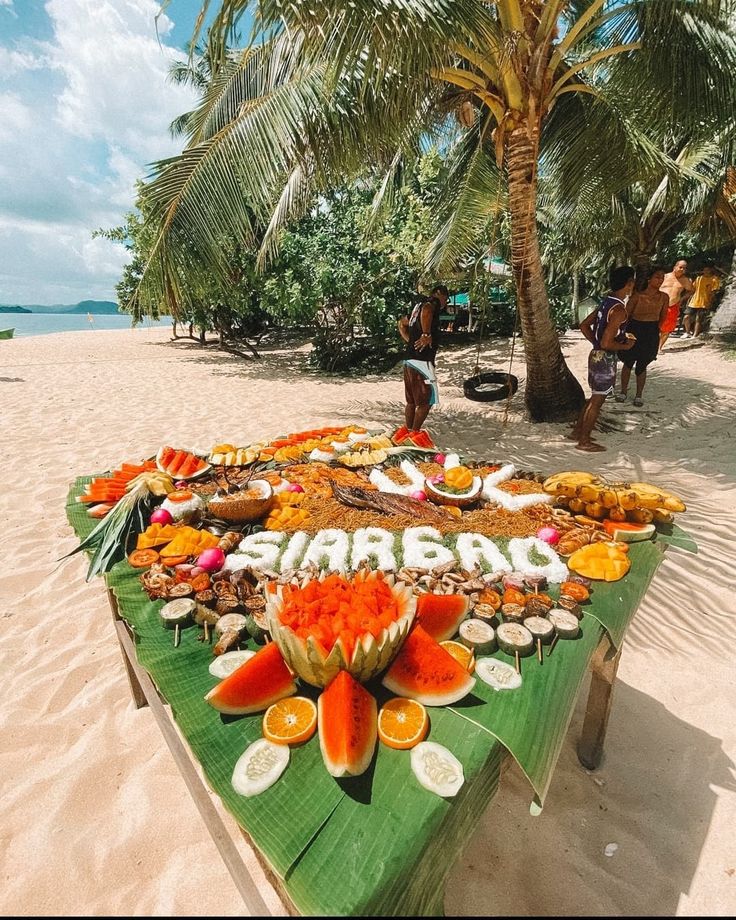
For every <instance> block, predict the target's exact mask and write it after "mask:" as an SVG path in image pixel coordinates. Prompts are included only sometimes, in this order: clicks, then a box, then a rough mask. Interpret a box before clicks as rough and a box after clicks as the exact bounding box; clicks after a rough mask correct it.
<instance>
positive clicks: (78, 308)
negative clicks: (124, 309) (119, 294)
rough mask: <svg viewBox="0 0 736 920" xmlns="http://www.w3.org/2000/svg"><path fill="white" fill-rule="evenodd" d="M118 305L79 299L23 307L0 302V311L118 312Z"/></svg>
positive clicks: (109, 301) (108, 301)
mask: <svg viewBox="0 0 736 920" xmlns="http://www.w3.org/2000/svg"><path fill="white" fill-rule="evenodd" d="M118 312H119V311H118V305H117V304H116V303H113V302H112V301H111V300H81V301H80V302H79V303H74V304H53V305H51V306H48V305H46V304H35V303H33V304H27V305H26V306H24V307H19V306H13V307H11V306H7V305H4V304H0V313H92V314H97V315H99V314H101V313H104V314H108V315H109V314H110V313H118Z"/></svg>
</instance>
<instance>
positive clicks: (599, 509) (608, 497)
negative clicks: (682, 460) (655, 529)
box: [543, 471, 685, 524]
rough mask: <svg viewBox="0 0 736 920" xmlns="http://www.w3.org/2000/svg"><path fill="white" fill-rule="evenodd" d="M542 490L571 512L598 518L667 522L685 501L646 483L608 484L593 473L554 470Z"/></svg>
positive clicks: (643, 522)
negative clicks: (558, 499)
mask: <svg viewBox="0 0 736 920" xmlns="http://www.w3.org/2000/svg"><path fill="white" fill-rule="evenodd" d="M543 488H544V491H545V492H547V493H548V494H551V495H556V496H557V497H558V498H561V499H563V501H564V503H565V504H566V505H567V507H568V508H569V509H570V511H572V512H573V514H583V513H584V514H586V515H588V517H591V518H594V519H595V520H600V519H601V518H606V517H607V518H610V519H611V520H612V521H632V522H634V523H637V524H649V523H651V522H652V521H659V522H662V523H670V522H671V521H672V520H673V517H672V513H673V512H679V511H685V503H684V502H683V501H682V500H681V499H680V498H678V497H677V496H676V495H673V494H672V493H671V492H667V491H666V490H665V489H661V488H659V486H653V485H651V484H650V483H648V482H614V483H609V482H606V481H605V480H604V479H601V478H600V477H599V476H596V475H594V474H593V473H582V472H574V471H573V472H566V473H556V474H555V475H554V476H550V477H549V479H547V480H545V483H544V485H543Z"/></svg>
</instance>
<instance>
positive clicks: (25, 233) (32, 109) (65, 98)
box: [0, 0, 200, 304]
mask: <svg viewBox="0 0 736 920" xmlns="http://www.w3.org/2000/svg"><path fill="white" fill-rule="evenodd" d="M199 7H200V0H172V2H171V3H170V4H169V6H168V7H167V9H166V14H165V16H163V17H162V18H160V19H159V36H160V40H161V44H159V41H158V39H157V37H156V29H155V25H154V16H155V15H156V13H157V11H158V9H159V3H158V2H157V0H0V303H21V304H23V303H39V304H57V303H75V302H77V301H78V300H83V299H86V298H94V299H105V300H107V299H110V300H112V299H114V285H115V282H116V281H117V280H118V278H119V276H120V271H121V269H122V266H123V265H124V263H125V261H126V254H125V250H124V248H123V247H122V246H119V245H117V244H114V243H110V242H108V241H107V240H102V239H97V240H93V239H92V231H93V230H94V229H95V228H97V227H112V226H115V225H117V224H119V223H120V222H121V219H122V217H123V215H124V214H125V212H126V210H128V209H129V208H130V206H131V204H132V202H133V198H134V192H135V189H134V185H135V181H136V180H137V179H138V178H140V177H142V176H143V175H144V174H145V167H146V164H148V163H150V162H151V161H152V160H155V159H158V158H160V157H164V156H169V155H171V154H172V153H174V152H176V149H177V148H176V144H175V142H174V141H172V140H171V138H170V136H169V133H168V125H169V123H170V122H171V120H172V119H173V118H174V117H175V116H176V115H178V114H180V113H181V112H182V111H186V110H187V109H188V108H190V107H191V105H192V103H193V102H194V96H193V94H192V91H191V90H189V89H188V88H185V87H177V86H174V85H172V84H171V83H169V82H168V80H167V77H166V75H167V70H168V67H169V64H170V62H171V61H172V60H174V59H176V58H179V59H181V58H182V57H183V50H182V49H183V48H184V45H185V43H186V42H187V40H188V39H189V37H190V36H191V31H192V27H193V25H194V21H195V19H196V15H197V12H198V10H199Z"/></svg>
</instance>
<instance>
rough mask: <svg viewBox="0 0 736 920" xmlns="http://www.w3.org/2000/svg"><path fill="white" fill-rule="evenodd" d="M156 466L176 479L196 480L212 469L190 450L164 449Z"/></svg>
mask: <svg viewBox="0 0 736 920" xmlns="http://www.w3.org/2000/svg"><path fill="white" fill-rule="evenodd" d="M156 466H157V467H158V468H159V469H160V470H161V472H162V473H168V474H169V476H172V477H174V478H175V479H194V478H195V477H196V476H201V475H202V473H206V472H207V470H209V469H210V464H209V463H206V462H205V461H204V460H203V459H202V458H201V457H198V456H197V455H196V454H193V453H192V452H191V451H189V450H175V449H174V448H173V447H162V448H161V449H160V450H159V452H158V453H157V454H156Z"/></svg>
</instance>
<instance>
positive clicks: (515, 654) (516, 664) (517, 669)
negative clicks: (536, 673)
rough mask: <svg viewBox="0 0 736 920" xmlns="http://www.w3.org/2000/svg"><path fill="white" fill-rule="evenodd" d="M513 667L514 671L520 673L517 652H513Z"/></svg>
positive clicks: (519, 659) (519, 661) (519, 658)
mask: <svg viewBox="0 0 736 920" xmlns="http://www.w3.org/2000/svg"><path fill="white" fill-rule="evenodd" d="M514 667H515V668H516V673H517V674H521V656H520V655H519V652H518V651H516V652H514Z"/></svg>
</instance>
